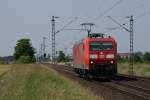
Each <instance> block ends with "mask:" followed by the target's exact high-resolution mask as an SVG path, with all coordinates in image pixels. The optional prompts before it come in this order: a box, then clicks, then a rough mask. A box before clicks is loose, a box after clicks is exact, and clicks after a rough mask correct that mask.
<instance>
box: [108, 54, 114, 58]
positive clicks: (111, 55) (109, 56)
mask: <svg viewBox="0 0 150 100" xmlns="http://www.w3.org/2000/svg"><path fill="white" fill-rule="evenodd" d="M114 57H115V56H114V54H108V55H107V56H106V58H109V59H113V58H114Z"/></svg>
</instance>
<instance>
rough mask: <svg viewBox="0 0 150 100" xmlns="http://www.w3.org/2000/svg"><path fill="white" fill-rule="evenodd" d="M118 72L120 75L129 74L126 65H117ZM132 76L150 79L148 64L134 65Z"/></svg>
mask: <svg viewBox="0 0 150 100" xmlns="http://www.w3.org/2000/svg"><path fill="white" fill-rule="evenodd" d="M118 71H119V73H122V74H128V73H129V64H128V63H119V64H118ZM134 75H138V76H146V77H150V64H144V63H143V64H142V63H136V64H134Z"/></svg>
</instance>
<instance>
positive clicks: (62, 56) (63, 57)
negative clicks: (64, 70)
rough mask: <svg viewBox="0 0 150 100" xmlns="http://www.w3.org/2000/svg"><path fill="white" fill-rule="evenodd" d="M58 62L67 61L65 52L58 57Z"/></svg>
mask: <svg viewBox="0 0 150 100" xmlns="http://www.w3.org/2000/svg"><path fill="white" fill-rule="evenodd" d="M57 61H58V62H63V61H65V54H64V52H63V51H59V55H58V57H57Z"/></svg>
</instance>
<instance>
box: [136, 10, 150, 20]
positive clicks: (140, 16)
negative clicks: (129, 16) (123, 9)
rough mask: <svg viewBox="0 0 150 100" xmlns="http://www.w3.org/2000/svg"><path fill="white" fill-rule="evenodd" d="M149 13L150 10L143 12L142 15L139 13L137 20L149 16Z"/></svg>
mask: <svg viewBox="0 0 150 100" xmlns="http://www.w3.org/2000/svg"><path fill="white" fill-rule="evenodd" d="M149 14H150V11H149V12H147V13H143V14H141V15H138V16H136V17H135V18H136V19H135V20H138V19H141V18H142V17H144V16H147V15H149Z"/></svg>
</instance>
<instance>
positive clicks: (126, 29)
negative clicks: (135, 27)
mask: <svg viewBox="0 0 150 100" xmlns="http://www.w3.org/2000/svg"><path fill="white" fill-rule="evenodd" d="M107 17H108V18H109V19H111V20H112V21H113V22H114V23H116V24H117V25H119V26H120V27H121V28H123V29H125V30H126V31H128V32H130V30H129V29H127V28H126V27H124V26H123V25H121V24H120V23H118V22H117V21H116V20H115V19H113V18H112V17H111V16H107Z"/></svg>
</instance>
